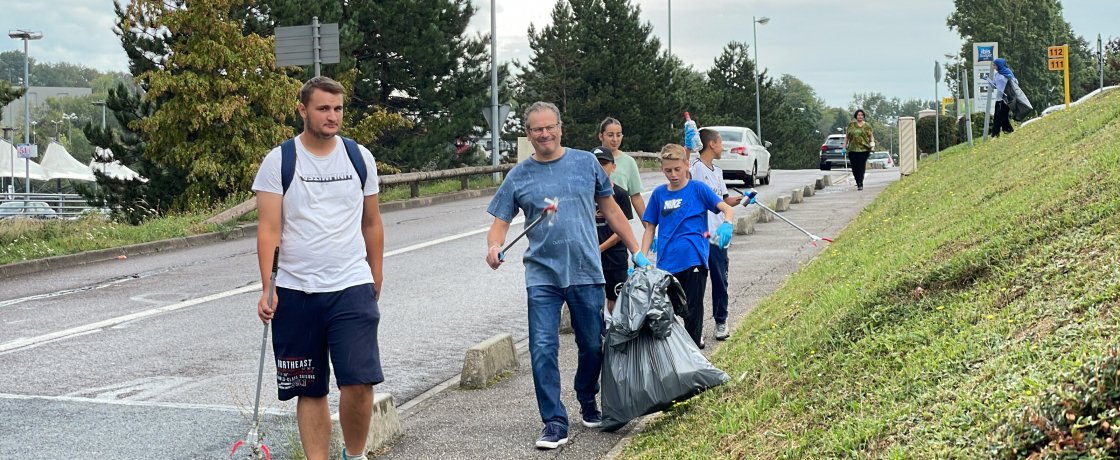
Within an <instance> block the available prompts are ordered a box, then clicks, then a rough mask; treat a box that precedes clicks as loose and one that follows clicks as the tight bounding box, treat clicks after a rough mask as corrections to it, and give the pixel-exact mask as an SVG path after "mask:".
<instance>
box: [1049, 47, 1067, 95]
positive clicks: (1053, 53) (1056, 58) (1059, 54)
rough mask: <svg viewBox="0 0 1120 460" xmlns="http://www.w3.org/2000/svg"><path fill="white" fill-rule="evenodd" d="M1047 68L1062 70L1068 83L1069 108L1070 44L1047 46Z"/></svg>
mask: <svg viewBox="0 0 1120 460" xmlns="http://www.w3.org/2000/svg"><path fill="white" fill-rule="evenodd" d="M1046 68H1047V69H1050V70H1060V71H1062V72H1063V73H1064V75H1063V76H1062V77H1063V78H1062V79H1063V80H1064V81H1065V85H1066V92H1065V93H1066V108H1067V109H1068V108H1069V45H1057V46H1048V47H1046Z"/></svg>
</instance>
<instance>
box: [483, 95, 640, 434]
mask: <svg viewBox="0 0 1120 460" xmlns="http://www.w3.org/2000/svg"><path fill="white" fill-rule="evenodd" d="M525 126H526V131H527V134H528V135H529V141H530V142H531V143H532V144H533V155H532V157H530V158H529V159H527V160H525V161H523V162H521V163H519V164H518V165H517V166H515V167H514V168H513V169H511V170H510V172H509V174H507V175H506V178H505V180H504V181H502V185H501V186H500V187H499V188H498V192H497V194H495V195H494V198H493V199H492V200H491V201H490V206H489V207H488V208H487V209H486V211H487V212H489V213H490V214H491V215H493V216H494V222H493V223H492V224H491V225H490V232H489V233H488V234H487V236H486V244H487V245H488V247H489V249H488V250H487V253H486V263H487V264H489V265H490V268H493V269H495V270H497V269H498V267H499V266H501V264H502V262H503V261H504V254H502V246H503V245H504V244H505V239H506V234H507V233H508V232H509V225H510V222H512V221H513V218H514V217H516V216H517V212H518V210H520V211H521V212H524V213H525V219H526V221H527V222H531V221H532V220H534V219H536V218H537V216H539V215H540V214H541V213H542V212H545V209H546V208H548V207H549V205H550V203H549V202H548V201H546V200H555V202H556V203H557V205H556V212H555V213H552V214H551V215H550V216H545V219H548V222H546V223H545V222H542V223H541V224H540V225H537V226H536V227H533V228H532V230H530V231H529V232H528V233H527V234H526V237H527V238H528V240H529V249H528V250H526V251H525V256H524V262H525V284H526V290H527V292H528V304H529V305H528V310H529V355H530V358H531V360H532V365H533V386H534V387H535V389H536V395H537V408H538V409H539V410H540V413H541V421H542V422H543V423H544V429H543V430H542V431H541V437H540V438H539V439H538V440H537V442H536V446H537V448H540V449H555V448H557V447H560V446H561V445H562V444H565V443H567V442H568V414H567V411H566V410H565V408H564V404H563V402H561V400H560V366H559V361H558V358H559V357H558V354H559V349H560V332H559V329H560V308H561V307H562V306H563V305H564V304H565V303H567V305H568V311H569V313H571V319H572V330H573V332H575V336H576V346H577V347H578V348H579V362H578V365H577V368H576V376H575V384H574V387H575V390H576V399H577V400H579V403H580V413H581V414H582V417H581V418H582V422H583V424H584V426H587V427H590V428H593V427H598V426H599V425H600V423H601V421H602V415H601V414H600V412H599V408H598V405H597V404H596V402H595V395H596V394H598V393H599V373H600V370H601V368H602V363H603V352H602V346H601V334H602V328H603V320H602V314H601V311H602V309H603V302H604V297H603V281H604V280H603V271H602V264H601V262H600V260H599V244H598V238H597V236H596V231H595V205H596V204H598V206H599V209H600V210H602V213H603V216H604V217H605V218H606V220H607V224H608V225H610V227H611V229H613V230H614V232H615V233H617V234H618V236H619V237H620V238H622V243H623V244H624V245H625V246H626V248H627V249H629V250H630V252H632V253H634V263H635V265H638V266H648V265H650V262H649V260H647V259H646V257H645V255H643V254H642V253H640V252H639V251H638V243H637V241H636V240H635V239H634V233H633V232H632V231H631V230H630V224H629V222H627V220H626V216H624V215H623V214H622V210H620V209H619V208H618V204H616V203H615V202H614V199H613V198H612V196H613V188H612V186H611V182H610V179H609V178H608V177H607V174H606V172H604V171H603V168H601V167H600V166H599V164H598V162H597V161H596V160H595V157H594V156H592V155H591V153H590V152H585V151H582V150H574V149H568V148H564V147H561V146H560V135H561V130H560V127H561V122H560V110H559V109H557V108H556V105H554V104H551V103H548V102H536V103H534V104H533V105H531V106H529V108H528V109H527V110H526V111H525Z"/></svg>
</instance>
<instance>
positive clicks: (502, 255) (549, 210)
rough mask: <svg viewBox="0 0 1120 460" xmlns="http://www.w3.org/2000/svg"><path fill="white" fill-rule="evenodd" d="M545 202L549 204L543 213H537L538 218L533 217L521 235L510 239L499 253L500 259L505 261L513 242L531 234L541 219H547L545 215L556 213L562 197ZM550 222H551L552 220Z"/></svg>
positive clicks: (546, 199) (548, 199)
mask: <svg viewBox="0 0 1120 460" xmlns="http://www.w3.org/2000/svg"><path fill="white" fill-rule="evenodd" d="M544 202H545V204H547V206H545V207H544V210H542V211H541V213H540V214H539V215H537V218H536V219H533V221H532V222H530V223H529V226H527V227H525V230H524V231H522V232H521V234H520V235H517V237H516V238H514V239H513V241H510V242H509V244H507V245H506V247H504V248H502V250H501V252H499V253H498V260H500V261H505V260H506V251H509V248H511V247H513V244H514V243H516V242H517V240H520V239H521V238H522V237H524V236H525V235H527V234H529V230H532V229H533V227H536V226H537V225H539V224H540V223H541V221H543V220H544V219H545V217H547V216H549V215H552V214H556V205H558V204H560V198H545V199H544ZM549 222H551V220H550V221H549Z"/></svg>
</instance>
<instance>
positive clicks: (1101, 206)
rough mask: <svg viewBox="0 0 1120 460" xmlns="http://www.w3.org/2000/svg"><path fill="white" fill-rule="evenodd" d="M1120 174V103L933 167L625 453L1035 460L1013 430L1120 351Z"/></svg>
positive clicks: (774, 304) (803, 275)
mask: <svg viewBox="0 0 1120 460" xmlns="http://www.w3.org/2000/svg"><path fill="white" fill-rule="evenodd" d="M1118 165H1120V91H1114V92H1112V93H1109V94H1107V95H1106V96H1104V97H1102V98H1098V99H1096V100H1095V101H1093V102H1090V103H1086V104H1084V105H1081V106H1078V107H1075V108H1073V109H1071V110H1068V111H1062V112H1058V113H1055V114H1052V115H1050V116H1047V117H1046V118H1045V119H1044V120H1040V121H1038V122H1035V123H1034V124H1031V125H1030V126H1027V127H1025V128H1022V129H1020V130H1018V131H1016V132H1015V133H1014V134H1012V135H1006V136H1003V137H1001V138H999V139H996V140H992V141H989V142H987V143H981V144H979V145H978V146H977V147H976V148H974V149H972V150H969V149H968V148H967V146H957V147H954V148H952V149H949V150H946V151H944V152H942V155H941V160H940V161H937V160H935V159H934V158H933V157H930V158H928V159H926V160H924V161H923V162H922V163H921V165H920V170H919V171H918V172H917V173H916V174H914V175H912V176H909V177H907V178H904V179H902V180H901V181H899V182H898V183H896V184H893V185H891V186H890V187H889V188H888V189H887V190H885V191H884V192H883V193H882V194H881V195H880V196H879V197H878V199H877V200H876V201H875V202H874V203H873V204H872V205H871V206H869V207H868V208H867V209H866V210H865V211H864V212H863V213H861V215H860V216H859V217H858V218H857V219H856V220H855V221H854V222H853V223H852V224H851V225H849V226H848V228H846V229H845V230H844V232H842V233H841V234H840V235H839V237H838V238H837V239H836V242H835V243H834V244H832V245H830V247H829V248H828V249H826V250H825V251H824V252H822V253H821V254H820V256H819V257H817V258H816V259H815V260H814V261H813V262H812V263H810V264H809V265H807V266H806V267H804V268H803V269H801V270H800V271H799V272H798V273H796V274H795V275H793V276H792V277H791V278H790V279H789V280H788V282H786V283H785V284H784V285H783V286H782V288H781V289H779V290H778V291H777V292H776V293H774V294H773V295H772V296H770V297H768V298H767V299H765V300H764V301H762V302H761V303H760V304H759V305H758V306H757V307H756V308H755V309H754V310H753V311H751V312H749V313H748V314H747V316H746V317H745V319H744V320H743V321H742V323H741V325H740V327H739V329H738V330H737V331H736V333H735V334H734V335H733V337H732V339H731V340H729V341H728V342H726V343H725V345H724V346H723V347H722V348H721V349H720V350H719V351H718V352H717V353H716V354H715V355H714V356H713V363H714V364H715V365H716V366H718V367H720V368H721V369H724V370H725V371H727V373H728V374H729V375H731V376H732V382H731V383H729V384H727V385H724V386H722V387H718V388H715V389H712V390H710V391H708V392H706V393H703V394H701V395H700V396H697V397H696V398H694V399H693V400H690V401H688V402H686V403H684V404H681V405H679V406H677V407H676V408H674V409H673V410H672V411H671V413H670V414H668V416H666V417H664V418H662V419H661V420H660V421H658V422H657V423H656V424H654V425H652V426H649V427H647V429H646V430H645V432H644V433H643V434H641V435H640V436H638V437H637V439H635V442H633V443H632V444H631V445H630V446H629V447H628V448H627V449H626V451H625V453H624V455H623V457H625V458H650V459H652V458H704V459H707V458H791V459H802V458H899V459H902V458H906V459H909V458H931V459H932V458H989V457H1015V456H1022V457H1024V458H1025V456H1026V455H1028V454H1029V453H1024V452H1022V451H1020V452H1018V453H1011V452H1010V451H1009V450H1001V447H1002V446H1006V445H1007V444H1008V437H1009V436H1011V435H1010V434H1009V430H1008V427H1011V426H1013V425H1016V424H1018V423H1019V422H1020V421H1021V420H1022V419H1023V417H1024V414H1025V413H1026V410H1027V408H1028V407H1038V406H1045V405H1046V404H1048V401H1049V399H1047V395H1051V394H1053V393H1055V391H1056V388H1057V387H1059V386H1062V385H1063V384H1064V383H1066V381H1067V380H1068V379H1069V378H1070V375H1073V373H1074V372H1075V371H1077V369H1078V368H1080V367H1082V366H1083V365H1085V364H1091V363H1095V362H1098V361H1100V360H1101V359H1103V358H1105V357H1106V356H1108V355H1109V354H1110V352H1111V351H1110V350H1114V349H1116V348H1117V345H1118V342H1120V335H1118V332H1120V331H1118V329H1120V321H1117V319H1118V318H1117V312H1118V310H1117V307H1120V217H1118V216H1120V167H1118ZM1118 400H1120V398H1118ZM1114 403H1115V401H1114V402H1113V403H1111V404H1114ZM1110 410H1112V411H1113V417H1115V412H1116V411H1117V408H1116V406H1115V405H1113V406H1112V408H1111V409H1110ZM1116 425H1120V423H1116ZM1106 426H1107V425H1106ZM1108 429H1111V430H1112V434H1111V436H1112V438H1113V439H1117V438H1118V437H1117V434H1120V431H1117V427H1115V426H1112V427H1111V428H1106V431H1107V430H1108ZM1079 455H1085V456H1086V457H1105V458H1117V457H1118V456H1120V451H1117V450H1116V447H1115V443H1113V448H1112V450H1111V451H1108V450H1102V451H1096V452H1094V453H1091V455H1089V454H1079ZM1069 458H1081V457H1079V456H1077V455H1073V456H1070V457H1069Z"/></svg>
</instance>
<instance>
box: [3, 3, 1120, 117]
mask: <svg viewBox="0 0 1120 460" xmlns="http://www.w3.org/2000/svg"><path fill="white" fill-rule="evenodd" d="M311 1H313V0H311ZM495 1H497V2H498V20H497V25H498V33H497V37H498V59H499V60H500V61H508V60H510V59H519V60H521V61H522V62H527V61H528V57H529V42H528V38H527V31H528V28H529V24H530V23H532V24H536V25H537V27H538V29H539V28H540V27H542V26H544V25H546V24H548V23H549V22H550V17H549V15H550V13H551V11H552V7H553V5H554V4H555V2H554V0H495ZM632 2H633V3H634V4H636V5H638V6H639V7H640V8H641V16H642V19H643V20H644V21H647V22H648V23H649V24H651V25H652V26H653V34H654V35H656V36H657V37H658V38H659V39H660V40H661V42H662V46H667V44H668V38H669V37H668V35H669V29H668V23H669V4H670V2H671V0H632ZM671 3H672V25H673V27H672V33H673V36H672V45H673V49H672V51H673V53H674V54H676V55H677V56H679V57H680V58H681V60H683V61H684V62H685V63H686V64H690V65H692V66H693V67H694V68H695V69H697V70H707V69H709V68H710V67H711V66H712V63H713V61H714V59H715V57H716V56H717V55H719V53H720V52H721V51H722V50H723V48H724V46H725V45H726V44H727V43H728V42H730V41H732V40H737V41H741V42H744V43H747V44H748V45H751V44H752V41H753V39H752V35H751V20H752V16H754V17H763V16H765V17H769V18H770V23H769V24H766V25H760V26H758V61H759V63H760V65H761V67H762V68H765V69H768V70H769V71H770V73H771V75H773V76H775V77H777V76H778V75H781V74H790V75H793V76H796V77H797V78H799V79H801V80H802V81H804V82H806V83H808V84H809V85H810V86H812V87H813V88H814V89H815V90H816V91H817V94H818V95H819V96H820V97H821V98H823V99H824V100H825V102H826V103H827V104H829V105H833V106H841V107H846V106H847V105H848V103H849V102H851V99H852V94H853V93H856V92H880V93H883V94H884V95H886V96H887V97H898V98H901V99H909V98H922V99H933V61H934V60H944V57H943V55H944V54H945V53H955V52H957V51H958V50H959V49H960V44H961V39H960V37H958V36H957V35H956V33H955V32H954V31H951V30H949V28H948V27H947V26H946V25H945V18H946V17H948V15H949V13H950V12H951V11H952V9H953V1H952V0H859V1H838V0H677V1H675V2H671ZM475 4H476V5H477V6H478V13H477V14H476V16H475V18H474V21H473V22H472V28H473V29H476V30H481V31H486V32H488V31H489V30H490V4H491V2H490V1H486V0H483V1H479V0H475ZM1062 5H1063V11H1064V14H1065V18H1066V20H1067V21H1069V23H1070V24H1071V25H1072V26H1073V31H1074V33H1075V34H1078V35H1081V36H1083V37H1085V38H1086V39H1087V40H1088V41H1089V42H1090V43H1092V44H1093V45H1094V46H1095V44H1096V37H1097V34H1098V33H1099V34H1101V35H1102V36H1103V38H1104V39H1105V40H1106V41H1107V40H1108V39H1109V37H1120V23H1118V22H1117V21H1116V20H1117V18H1120V0H1065V1H1063V2H1062ZM0 11H3V13H4V14H3V15H2V17H0V27H3V28H4V29H8V30H11V29H30V30H36V31H41V32H43V35H44V38H43V39H42V40H38V41H33V42H31V49H30V53H31V55H32V57H34V58H35V59H37V60H39V61H40V62H69V63H74V64H81V65H84V66H87V67H92V68H95V69H99V70H119V71H126V70H127V67H128V66H127V61H126V58H125V55H124V52H123V51H122V50H121V46H120V42H119V40H118V39H117V37H116V36H115V35H113V32H112V27H113V20H114V14H113V2H112V0H52V1H49V2H47V1H32V0H0ZM1007 46H1013V44H1009V43H1001V44H1000V47H1001V48H1002V49H1006V47H1007ZM22 47H23V45H22V42H21V41H19V40H11V39H9V40H7V41H6V42H5V43H4V44H3V45H0V51H5V50H20V51H22V49H23V48H22ZM853 49H861V51H859V52H853V51H852V50H853ZM1012 68H1014V64H1012ZM947 92H948V91H947V89H945V88H944V87H943V88H942V90H941V94H942V95H945V94H946V93H947Z"/></svg>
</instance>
